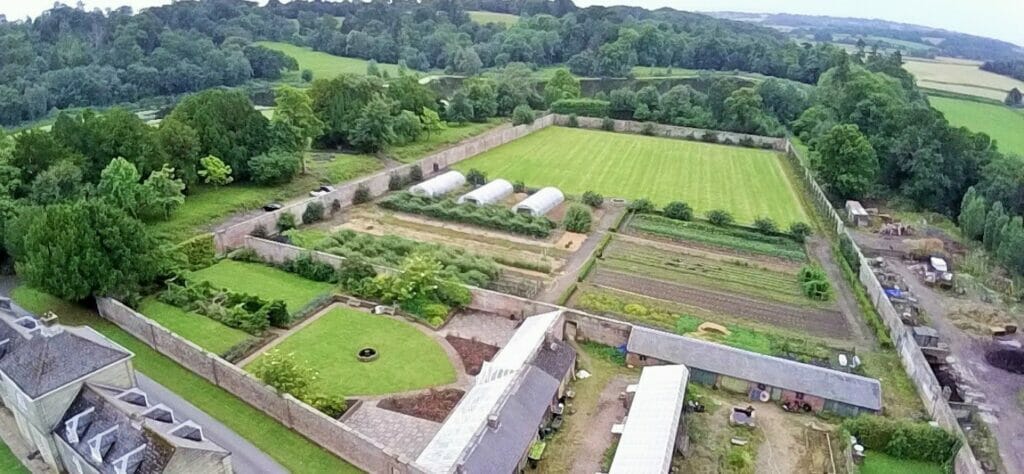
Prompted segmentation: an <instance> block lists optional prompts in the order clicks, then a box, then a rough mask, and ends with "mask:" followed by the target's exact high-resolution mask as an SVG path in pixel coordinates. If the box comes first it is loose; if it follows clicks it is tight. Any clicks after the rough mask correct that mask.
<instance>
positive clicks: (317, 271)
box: [282, 252, 338, 283]
mask: <svg viewBox="0 0 1024 474" xmlns="http://www.w3.org/2000/svg"><path fill="white" fill-rule="evenodd" d="M282 268H283V269H284V270H285V271H287V272H291V273H294V274H296V275H299V276H301V277H303V278H305V279H307V280H313V281H326V282H331V283H336V282H337V281H338V272H336V271H335V270H334V267H332V266H331V265H330V264H328V263H324V262H321V261H318V260H315V259H313V255H312V254H310V253H308V252H307V253H303V254H302V255H299V258H296V259H295V260H290V261H287V262H285V263H284V265H282Z"/></svg>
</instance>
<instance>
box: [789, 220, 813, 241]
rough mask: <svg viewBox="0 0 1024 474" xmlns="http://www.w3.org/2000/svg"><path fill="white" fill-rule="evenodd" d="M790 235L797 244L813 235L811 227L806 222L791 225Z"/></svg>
mask: <svg viewBox="0 0 1024 474" xmlns="http://www.w3.org/2000/svg"><path fill="white" fill-rule="evenodd" d="M789 235H791V236H793V239H794V240H796V241H797V242H803V241H804V240H806V239H807V237H808V236H809V235H811V226H809V225H807V223H805V222H794V223H792V224H790V225H789Z"/></svg>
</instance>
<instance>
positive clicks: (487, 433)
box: [461, 366, 560, 472]
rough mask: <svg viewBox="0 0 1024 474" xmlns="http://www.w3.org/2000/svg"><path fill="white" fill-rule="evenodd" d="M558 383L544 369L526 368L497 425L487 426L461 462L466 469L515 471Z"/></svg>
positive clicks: (467, 470)
mask: <svg viewBox="0 0 1024 474" xmlns="http://www.w3.org/2000/svg"><path fill="white" fill-rule="evenodd" d="M559 385H560V383H559V380H558V379H555V378H554V377H552V376H550V375H548V374H547V373H546V372H544V371H543V370H541V369H539V368H537V367H532V366H531V367H527V368H526V370H524V371H523V372H522V376H521V377H520V379H519V383H518V385H517V386H516V387H515V389H514V390H515V391H514V392H512V394H511V395H510V396H509V398H508V399H507V400H506V401H505V403H504V404H503V405H502V406H501V409H500V411H499V412H498V414H497V415H498V427H497V428H491V427H489V426H485V427H484V430H483V433H482V434H481V435H480V438H479V439H478V441H477V443H476V446H475V447H474V448H473V449H472V450H471V451H470V452H469V453H468V455H466V456H465V459H464V460H463V461H462V462H461V464H462V467H463V469H464V471H463V472H514V471H515V469H516V466H518V464H519V461H520V460H522V458H523V453H525V452H526V451H527V450H528V449H529V448H530V443H531V442H532V441H533V438H534V437H535V436H537V432H538V431H539V430H540V424H541V422H542V421H543V419H544V415H545V414H546V413H547V411H548V408H549V407H550V406H551V403H552V401H553V399H554V395H555V393H557V392H558V386H559Z"/></svg>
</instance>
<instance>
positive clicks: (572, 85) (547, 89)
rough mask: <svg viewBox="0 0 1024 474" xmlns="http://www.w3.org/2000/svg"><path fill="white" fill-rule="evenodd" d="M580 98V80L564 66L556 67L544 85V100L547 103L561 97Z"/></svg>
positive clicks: (551, 102)
mask: <svg viewBox="0 0 1024 474" xmlns="http://www.w3.org/2000/svg"><path fill="white" fill-rule="evenodd" d="M578 98H580V80H579V79H577V78H576V76H573V75H572V73H571V72H569V70H568V69H566V68H558V69H556V70H555V74H554V75H553V76H551V79H549V80H548V82H547V84H545V85H544V101H545V102H547V103H548V105H550V104H553V103H555V102H557V101H559V100H562V99H578Z"/></svg>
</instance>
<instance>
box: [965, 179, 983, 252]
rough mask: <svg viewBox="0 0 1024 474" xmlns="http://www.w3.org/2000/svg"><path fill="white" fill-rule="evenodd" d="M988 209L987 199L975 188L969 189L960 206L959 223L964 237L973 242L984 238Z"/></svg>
mask: <svg viewBox="0 0 1024 474" xmlns="http://www.w3.org/2000/svg"><path fill="white" fill-rule="evenodd" d="M986 209H988V204H987V203H986V202H985V198H984V197H983V196H981V195H980V194H979V193H978V192H977V191H975V190H974V187H973V186H971V187H970V188H968V189H967V193H966V194H964V198H963V201H962V202H961V205H960V218H959V223H960V231H961V232H963V234H964V237H967V238H968V239H972V240H978V239H981V238H982V237H984V235H985V212H986Z"/></svg>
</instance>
